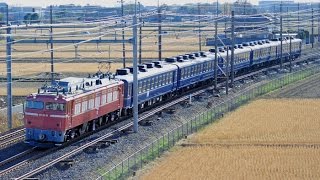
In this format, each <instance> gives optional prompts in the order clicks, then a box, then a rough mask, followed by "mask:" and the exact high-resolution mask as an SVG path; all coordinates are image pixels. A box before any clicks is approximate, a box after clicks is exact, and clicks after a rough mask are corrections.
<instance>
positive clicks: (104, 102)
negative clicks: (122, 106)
mask: <svg viewBox="0 0 320 180" xmlns="http://www.w3.org/2000/svg"><path fill="white" fill-rule="evenodd" d="M106 103H107V95H106V94H104V95H102V99H101V104H106Z"/></svg>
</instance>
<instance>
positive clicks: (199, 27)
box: [198, 3, 201, 51]
mask: <svg viewBox="0 0 320 180" xmlns="http://www.w3.org/2000/svg"><path fill="white" fill-rule="evenodd" d="M200 14H201V13H200V3H198V21H199V26H198V29H199V34H198V36H199V51H201V19H200Z"/></svg>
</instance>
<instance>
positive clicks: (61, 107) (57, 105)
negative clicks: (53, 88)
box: [46, 102, 66, 111]
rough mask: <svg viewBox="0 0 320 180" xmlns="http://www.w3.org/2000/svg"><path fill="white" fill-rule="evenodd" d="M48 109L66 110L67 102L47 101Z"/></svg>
mask: <svg viewBox="0 0 320 180" xmlns="http://www.w3.org/2000/svg"><path fill="white" fill-rule="evenodd" d="M46 109H47V110H54V111H65V110H66V104H64V103H54V102H47V103H46Z"/></svg>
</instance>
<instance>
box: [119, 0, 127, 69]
mask: <svg viewBox="0 0 320 180" xmlns="http://www.w3.org/2000/svg"><path fill="white" fill-rule="evenodd" d="M120 3H121V17H122V63H123V68H125V67H126V44H125V43H124V27H125V26H126V22H125V21H124V6H123V3H124V1H123V0H121V1H120Z"/></svg>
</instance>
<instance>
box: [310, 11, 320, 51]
mask: <svg viewBox="0 0 320 180" xmlns="http://www.w3.org/2000/svg"><path fill="white" fill-rule="evenodd" d="M311 13H312V16H311V18H312V19H311V28H312V29H311V45H312V48H313V45H314V16H313V15H314V11H313V8H312V11H311ZM318 34H319V33H318Z"/></svg>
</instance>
